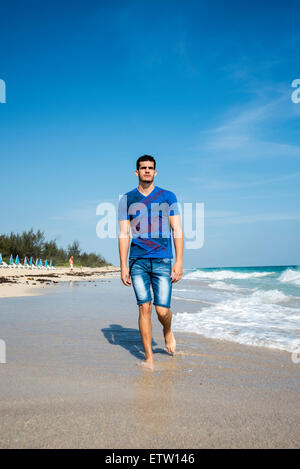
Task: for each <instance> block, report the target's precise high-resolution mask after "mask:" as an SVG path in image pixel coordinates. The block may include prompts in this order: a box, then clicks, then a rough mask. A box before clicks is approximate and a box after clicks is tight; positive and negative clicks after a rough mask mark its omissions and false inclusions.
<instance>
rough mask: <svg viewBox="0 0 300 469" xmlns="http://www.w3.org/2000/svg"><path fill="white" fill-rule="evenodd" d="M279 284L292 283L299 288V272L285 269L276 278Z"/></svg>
mask: <svg viewBox="0 0 300 469" xmlns="http://www.w3.org/2000/svg"><path fill="white" fill-rule="evenodd" d="M278 280H279V281H280V282H284V283H292V284H293V285H296V286H297V287H299V286H300V270H293V269H287V270H285V271H284V272H282V274H281V275H280V277H279V278H278Z"/></svg>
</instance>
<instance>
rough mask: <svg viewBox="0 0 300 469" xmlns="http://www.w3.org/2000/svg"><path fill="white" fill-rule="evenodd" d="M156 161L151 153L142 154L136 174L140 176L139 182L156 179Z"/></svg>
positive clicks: (150, 181)
mask: <svg viewBox="0 0 300 469" xmlns="http://www.w3.org/2000/svg"><path fill="white" fill-rule="evenodd" d="M155 167H156V161H155V159H154V158H153V156H151V155H143V156H140V157H139V158H138V160H137V162H136V170H135V174H136V176H138V178H139V182H149V183H150V184H151V183H152V182H153V180H154V176H156V174H157V171H155Z"/></svg>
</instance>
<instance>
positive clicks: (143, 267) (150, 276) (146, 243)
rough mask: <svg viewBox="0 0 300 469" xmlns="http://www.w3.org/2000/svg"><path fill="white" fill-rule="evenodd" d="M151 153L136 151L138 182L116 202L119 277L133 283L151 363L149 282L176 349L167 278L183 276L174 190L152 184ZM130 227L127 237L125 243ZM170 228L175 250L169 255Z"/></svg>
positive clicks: (147, 358) (172, 349)
mask: <svg viewBox="0 0 300 469" xmlns="http://www.w3.org/2000/svg"><path fill="white" fill-rule="evenodd" d="M155 168H156V162H155V159H154V158H153V157H152V156H150V155H143V156H141V157H140V158H139V159H138V160H137V162H136V170H135V175H136V176H137V177H138V178H139V185H138V188H136V189H133V190H132V191H130V192H127V193H126V194H125V195H124V196H123V197H122V198H121V200H120V204H119V228H120V233H119V253H120V266H121V279H122V282H123V283H124V285H126V286H128V287H129V286H131V284H132V285H133V288H134V292H135V295H136V300H137V304H138V307H139V330H140V333H141V337H142V342H143V346H144V349H145V362H143V363H142V365H143V366H145V367H147V368H151V369H153V365H154V359H153V351H152V346H151V344H152V324H151V312H152V295H151V291H150V285H151V286H152V290H153V295H154V302H153V304H154V305H155V309H156V313H157V315H158V319H159V321H160V322H161V324H162V326H163V333H164V338H165V344H166V348H167V350H168V352H169V353H170V354H171V355H174V354H175V350H176V340H175V337H174V334H173V332H172V329H171V321H172V312H171V310H170V304H171V293H172V283H175V282H178V280H180V279H181V277H182V257H183V234H182V228H181V221H180V215H179V210H178V206H177V199H176V196H175V194H174V193H173V192H171V191H168V190H165V189H162V188H161V187H158V186H154V177H155V176H156V174H157V171H156V169H155ZM130 228H131V232H132V241H131V245H130V253H129V268H128V267H127V256H128V251H129V244H130ZM171 230H172V235H173V240H174V245H175V251H176V262H175V263H174V265H173V267H172V261H171V259H172V258H173V255H172V245H171Z"/></svg>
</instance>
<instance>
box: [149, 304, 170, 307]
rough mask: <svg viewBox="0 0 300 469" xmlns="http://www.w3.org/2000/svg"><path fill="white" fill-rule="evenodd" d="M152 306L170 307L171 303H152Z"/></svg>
mask: <svg viewBox="0 0 300 469" xmlns="http://www.w3.org/2000/svg"><path fill="white" fill-rule="evenodd" d="M153 304H154V306H161V307H162V308H170V307H171V304H169V305H162V304H161V303H153Z"/></svg>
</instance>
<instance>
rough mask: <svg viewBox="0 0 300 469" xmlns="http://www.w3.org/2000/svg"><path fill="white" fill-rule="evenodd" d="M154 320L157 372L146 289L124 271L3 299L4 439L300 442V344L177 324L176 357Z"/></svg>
mask: <svg viewBox="0 0 300 469" xmlns="http://www.w3.org/2000/svg"><path fill="white" fill-rule="evenodd" d="M178 307H179V305H178V303H176V301H175V300H173V302H172V309H173V311H174V312H175V311H176V310H177V308H178ZM180 307H182V301H181V302H180ZM152 319H153V349H154V352H155V368H154V371H149V370H144V369H143V368H142V367H141V366H139V364H140V363H141V360H143V348H142V344H141V340H140V336H139V331H138V325H137V307H136V304H135V299H134V295H133V292H132V289H131V288H128V287H124V286H122V285H121V282H120V280H119V279H114V278H103V279H101V280H99V279H98V280H95V281H93V282H91V283H89V282H74V283H73V285H72V286H71V285H70V284H68V283H60V284H59V285H58V286H56V287H55V288H53V289H51V288H48V289H46V288H45V289H44V290H43V295H39V296H34V297H22V298H4V299H1V300H0V323H1V332H0V338H2V339H3V340H5V342H6V347H7V363H5V364H0V395H1V401H0V422H1V426H0V447H1V448H114V449H120V448H149V449H162V448H170V449H175V448H176V449H180V448H185V449H186V448H298V447H299V446H300V445H299V443H300V425H299V421H300V419H299V417H300V406H299V379H300V364H294V363H293V362H292V360H291V354H290V353H287V352H283V351H279V350H272V349H267V348H262V347H250V346H245V345H239V344H235V343H231V342H226V341H220V340H212V339H205V338H204V337H201V336H199V335H196V334H191V333H176V334H175V335H176V339H177V344H178V345H177V355H176V356H175V357H171V356H169V355H168V354H167V353H166V351H165V350H164V341H163V336H162V331H161V326H160V324H159V322H158V320H157V317H156V314H155V310H154V309H153V314H152Z"/></svg>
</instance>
